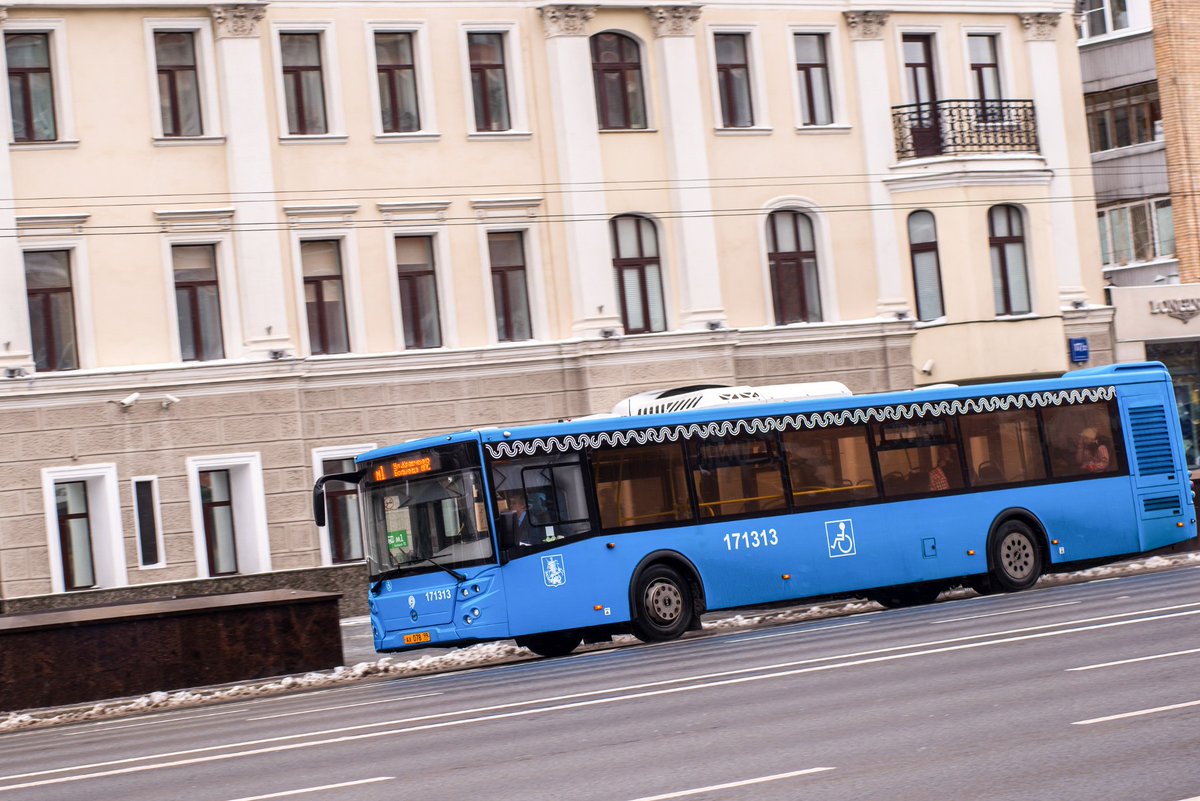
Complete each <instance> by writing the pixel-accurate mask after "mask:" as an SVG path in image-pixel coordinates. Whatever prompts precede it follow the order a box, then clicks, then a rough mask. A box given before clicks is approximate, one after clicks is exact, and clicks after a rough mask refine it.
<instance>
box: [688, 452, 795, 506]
mask: <svg viewBox="0 0 1200 801" xmlns="http://www.w3.org/2000/svg"><path fill="white" fill-rule="evenodd" d="M687 447H688V451H689V454H690V456H691V464H692V482H693V486H695V488H696V504H697V507H698V509H699V511H700V519H701V520H702V521H707V520H712V519H719V518H725V517H740V516H742V515H747V514H758V513H762V512H770V511H777V510H781V509H785V508H787V500H786V498H785V496H784V490H783V472H782V469H781V468H782V466H783V465H782V460H781V459H780V458H779V453H778V450H777V445H776V442H775V440H774V438H768V437H762V436H741V437H726V438H723V439H719V440H700V441H697V440H693V441H691V442H689V443H688V446H687Z"/></svg>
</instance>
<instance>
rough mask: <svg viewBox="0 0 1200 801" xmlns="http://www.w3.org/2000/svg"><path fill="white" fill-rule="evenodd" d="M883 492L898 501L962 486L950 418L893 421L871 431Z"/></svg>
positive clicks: (956, 444) (956, 447) (961, 476)
mask: <svg viewBox="0 0 1200 801" xmlns="http://www.w3.org/2000/svg"><path fill="white" fill-rule="evenodd" d="M873 431H874V434H875V448H876V455H877V457H878V459H879V472H880V475H882V476H883V492H884V494H885V495H887V496H892V497H902V496H910V495H925V494H930V493H938V492H946V491H947V490H953V489H958V488H960V487H962V486H964V484H965V482H964V480H963V471H962V461H961V459H960V458H959V446H958V438H957V436H956V434H955V429H954V426H953V421H952V419H951V418H946V417H938V418H932V419H916V420H896V421H889V422H886V423H877V424H875V426H874V427H873Z"/></svg>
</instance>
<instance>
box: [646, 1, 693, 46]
mask: <svg viewBox="0 0 1200 801" xmlns="http://www.w3.org/2000/svg"><path fill="white" fill-rule="evenodd" d="M700 9H701V6H651V7H649V8H647V9H646V13H647V14H649V15H650V26H651V27H652V28H653V29H654V36H655V38H658V39H661V38H663V37H666V36H695V35H696V21H697V20H698V19H700Z"/></svg>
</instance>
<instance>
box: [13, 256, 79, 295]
mask: <svg viewBox="0 0 1200 801" xmlns="http://www.w3.org/2000/svg"><path fill="white" fill-rule="evenodd" d="M24 255H25V285H26V286H27V287H28V288H29V289H70V288H71V254H70V251H67V250H28V251H25V254H24Z"/></svg>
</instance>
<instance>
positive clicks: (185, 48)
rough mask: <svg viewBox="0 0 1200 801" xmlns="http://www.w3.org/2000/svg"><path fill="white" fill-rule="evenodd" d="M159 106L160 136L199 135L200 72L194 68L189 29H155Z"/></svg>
mask: <svg viewBox="0 0 1200 801" xmlns="http://www.w3.org/2000/svg"><path fill="white" fill-rule="evenodd" d="M154 59H155V62H156V64H157V65H158V105H159V110H160V112H161V114H162V130H163V136H200V135H202V134H203V133H204V120H203V115H202V113H201V110H200V74H199V71H198V70H197V68H196V36H195V34H194V33H192V32H191V31H155V32H154Z"/></svg>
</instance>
